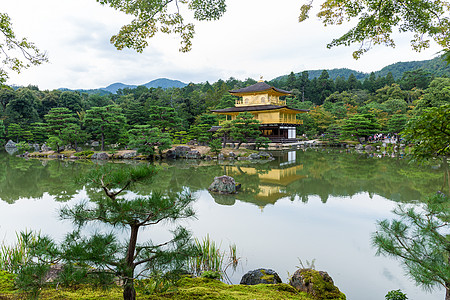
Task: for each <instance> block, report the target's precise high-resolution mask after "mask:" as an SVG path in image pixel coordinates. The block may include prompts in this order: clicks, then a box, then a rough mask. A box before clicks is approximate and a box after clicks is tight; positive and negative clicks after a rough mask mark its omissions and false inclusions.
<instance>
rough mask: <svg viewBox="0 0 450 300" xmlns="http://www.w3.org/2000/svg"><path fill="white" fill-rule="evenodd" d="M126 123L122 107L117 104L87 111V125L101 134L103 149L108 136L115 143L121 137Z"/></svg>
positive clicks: (85, 122) (85, 119)
mask: <svg viewBox="0 0 450 300" xmlns="http://www.w3.org/2000/svg"><path fill="white" fill-rule="evenodd" d="M125 123H126V120H125V116H124V115H123V113H122V109H121V108H120V107H118V106H116V105H108V106H103V107H93V108H92V109H89V110H87V111H86V115H85V117H84V124H85V126H86V127H87V128H89V129H90V130H91V131H92V132H94V133H97V134H99V135H100V137H101V150H102V151H104V150H105V139H106V138H108V139H109V140H110V142H113V143H114V142H117V141H118V140H119V139H120V137H121V133H122V130H123V128H124V126H125Z"/></svg>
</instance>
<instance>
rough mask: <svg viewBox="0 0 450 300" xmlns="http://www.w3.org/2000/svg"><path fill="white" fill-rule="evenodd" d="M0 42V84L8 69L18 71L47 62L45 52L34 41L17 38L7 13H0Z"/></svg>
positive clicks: (4, 79)
mask: <svg viewBox="0 0 450 300" xmlns="http://www.w3.org/2000/svg"><path fill="white" fill-rule="evenodd" d="M0 32H1V36H2V37H3V39H2V41H1V42H0V45H1V46H0V50H1V52H2V62H1V65H0V86H1V85H3V84H4V83H5V82H6V80H7V79H8V69H9V70H11V71H13V72H17V73H20V71H21V70H23V69H26V68H28V67H30V66H32V65H39V64H41V63H44V62H47V56H46V54H45V53H41V52H40V51H39V49H38V48H37V47H36V46H35V45H34V43H32V42H29V41H28V40H27V39H26V38H18V37H17V36H16V34H15V33H14V31H13V29H12V23H11V19H10V18H9V16H8V14H6V13H0Z"/></svg>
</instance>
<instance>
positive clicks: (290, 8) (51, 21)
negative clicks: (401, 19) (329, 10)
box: [0, 0, 439, 90]
mask: <svg viewBox="0 0 450 300" xmlns="http://www.w3.org/2000/svg"><path fill="white" fill-rule="evenodd" d="M0 3H1V6H0V10H1V12H6V13H8V14H9V16H10V17H11V19H12V22H13V29H14V30H15V32H16V34H17V35H18V36H20V37H27V38H28V39H29V40H30V41H33V42H34V43H35V44H36V45H37V46H38V47H39V49H41V50H42V51H46V52H47V54H48V57H49V60H50V61H49V63H47V64H44V65H41V66H37V67H31V68H30V69H28V70H25V71H23V72H22V73H20V74H18V75H17V74H14V73H10V80H9V81H8V84H16V85H28V84H32V85H37V86H38V87H39V88H40V89H41V90H45V89H50V90H52V89H57V88H62V87H65V88H71V89H77V88H83V89H91V88H100V87H106V86H108V85H109V84H111V83H115V82H122V83H125V84H135V85H139V84H144V83H147V82H149V81H151V80H154V79H157V78H169V79H176V80H180V81H183V82H186V83H188V82H194V83H199V82H206V81H209V82H215V81H217V80H218V79H224V80H226V79H228V78H230V77H234V78H237V79H240V80H245V79H246V78H249V77H250V78H253V79H258V78H259V77H260V76H263V77H264V79H266V80H271V79H273V78H275V77H277V76H280V75H284V74H288V73H290V72H291V71H294V72H296V73H297V72H301V71H304V70H317V69H333V68H343V67H346V68H350V69H354V70H357V71H362V72H371V71H378V70H380V69H381V68H383V67H385V66H387V65H389V64H392V63H395V62H398V61H414V60H426V59H432V58H433V57H434V56H435V55H436V53H437V51H439V48H438V47H436V46H433V47H432V48H431V49H429V50H427V51H424V52H421V53H417V52H414V51H413V50H412V49H411V47H410V45H409V40H410V36H407V35H404V34H403V35H400V39H398V40H397V47H396V48H395V49H392V48H386V47H383V46H378V47H376V48H374V49H373V50H371V51H370V52H369V53H367V54H365V55H363V57H362V58H361V59H359V60H354V59H353V58H352V52H353V51H354V50H355V49H357V47H358V46H357V45H354V46H351V47H343V46H342V47H337V48H333V49H331V50H330V49H327V48H326V44H327V43H328V42H330V41H331V40H332V38H333V37H338V36H340V35H341V34H343V33H344V32H345V31H346V29H348V26H347V27H345V26H328V27H323V25H322V23H320V22H319V21H318V20H317V18H316V17H314V16H313V17H312V18H310V19H309V20H307V21H305V22H303V23H298V21H297V20H298V15H299V12H300V6H301V5H302V3H303V2H302V1H301V0H282V1H270V0H227V12H226V13H225V15H224V16H223V17H222V18H221V19H220V20H219V21H212V22H202V23H196V28H195V30H196V34H195V38H194V40H193V49H192V51H191V52H189V53H181V52H178V48H179V47H180V45H179V42H180V40H179V38H178V37H176V36H174V35H166V34H158V36H157V37H156V38H153V39H151V40H150V41H149V46H148V47H147V48H146V49H145V50H144V53H142V54H141V53H136V52H135V51H133V50H122V51H118V50H116V49H115V48H114V46H113V45H111V44H110V43H109V40H110V37H111V36H112V35H113V34H115V33H117V32H118V30H119V29H120V27H121V26H122V25H124V24H126V23H127V22H128V21H129V20H130V17H129V16H126V15H124V14H122V13H120V12H116V11H115V10H113V9H111V8H109V7H104V6H102V5H100V4H99V3H97V2H96V1H95V0H39V1H36V0H14V1H11V0H0Z"/></svg>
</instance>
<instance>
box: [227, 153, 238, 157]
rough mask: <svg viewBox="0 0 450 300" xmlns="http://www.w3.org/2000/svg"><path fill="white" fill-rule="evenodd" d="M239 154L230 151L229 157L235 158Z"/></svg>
mask: <svg viewBox="0 0 450 300" xmlns="http://www.w3.org/2000/svg"><path fill="white" fill-rule="evenodd" d="M236 156H237V155H236V154H235V153H234V152H230V153H228V157H231V158H235V157H236Z"/></svg>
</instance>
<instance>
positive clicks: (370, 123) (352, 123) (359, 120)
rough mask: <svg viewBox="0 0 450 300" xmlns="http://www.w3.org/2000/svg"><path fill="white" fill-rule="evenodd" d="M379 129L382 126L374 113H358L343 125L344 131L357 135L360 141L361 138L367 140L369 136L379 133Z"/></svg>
mask: <svg viewBox="0 0 450 300" xmlns="http://www.w3.org/2000/svg"><path fill="white" fill-rule="evenodd" d="M379 129H380V126H379V125H378V124H377V122H376V119H375V116H374V115H372V114H356V115H354V116H352V117H350V118H349V119H348V120H346V122H345V124H344V125H343V126H342V132H343V133H345V134H347V135H353V136H355V137H356V138H357V140H358V142H361V141H360V138H364V139H365V140H367V138H368V136H370V135H372V134H375V133H377V132H378V131H379Z"/></svg>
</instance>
